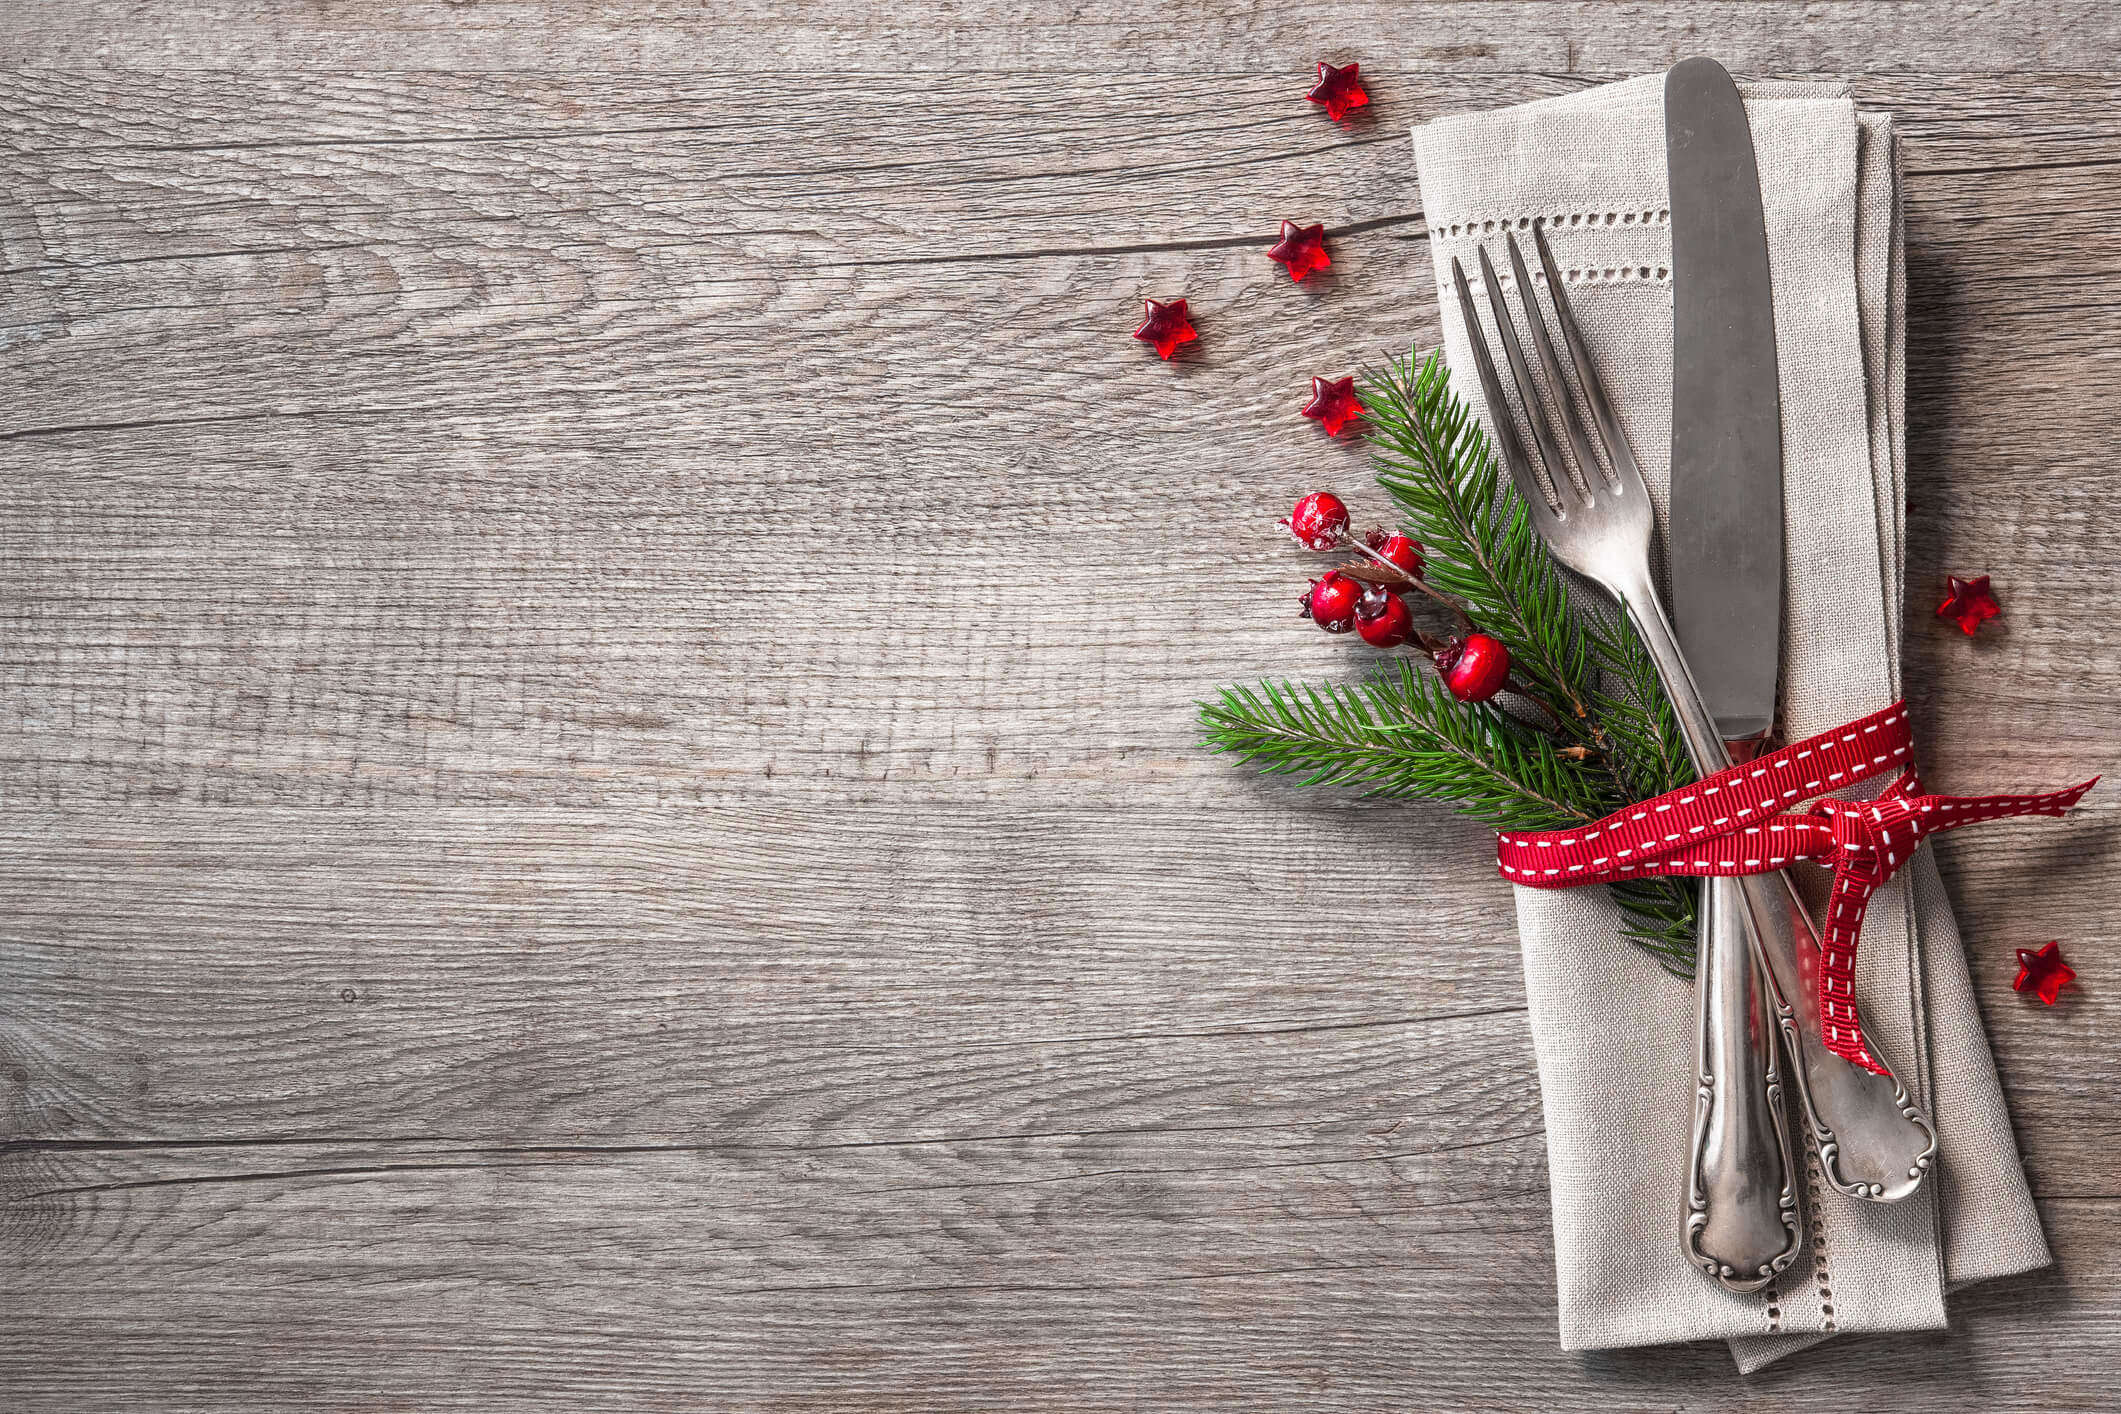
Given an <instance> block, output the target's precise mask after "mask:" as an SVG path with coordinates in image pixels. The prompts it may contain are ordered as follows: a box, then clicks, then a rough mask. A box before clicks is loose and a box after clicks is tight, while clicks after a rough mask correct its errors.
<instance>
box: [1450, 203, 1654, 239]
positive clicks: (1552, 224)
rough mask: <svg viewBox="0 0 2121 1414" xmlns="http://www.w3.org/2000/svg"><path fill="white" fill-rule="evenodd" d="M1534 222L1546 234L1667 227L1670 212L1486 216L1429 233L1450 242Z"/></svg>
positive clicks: (1526, 226) (1521, 228) (1529, 226)
mask: <svg viewBox="0 0 2121 1414" xmlns="http://www.w3.org/2000/svg"><path fill="white" fill-rule="evenodd" d="M1534 221H1537V222H1539V223H1540V224H1541V225H1543V226H1545V227H1546V228H1547V229H1548V230H1550V231H1566V230H1580V229H1582V228H1583V227H1586V226H1669V225H1670V224H1671V223H1672V212H1671V208H1669V207H1653V208H1647V209H1644V210H1640V211H1557V212H1555V213H1553V214H1552V215H1549V216H1514V217H1512V216H1499V217H1498V216H1490V217H1486V218H1483V219H1480V220H1475V221H1453V222H1452V223H1451V224H1449V225H1447V226H1431V227H1430V228H1429V234H1430V235H1432V236H1448V237H1450V238H1451V239H1452V240H1457V239H1459V238H1460V237H1464V236H1493V235H1498V234H1500V233H1502V232H1505V231H1529V230H1531V229H1532V223H1533V222H1534Z"/></svg>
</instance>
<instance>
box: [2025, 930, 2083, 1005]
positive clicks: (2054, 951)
mask: <svg viewBox="0 0 2121 1414" xmlns="http://www.w3.org/2000/svg"><path fill="white" fill-rule="evenodd" d="M2076 978H2077V970H2076V969H2075V968H2073V967H2071V966H2070V965H2069V964H2068V963H2066V962H2064V961H2063V960H2062V945H2061V944H2059V943H2049V944H2048V945H2047V946H2046V947H2044V948H2042V949H2040V951H2038V952H2034V951H2033V950H2032V949H2031V948H2020V949H2018V980H2017V981H2015V982H2013V983H2011V990H2012V991H2014V992H2031V993H2033V994H2034V995H2036V996H2038V997H2039V998H2040V1000H2041V1001H2043V1002H2046V1003H2047V1004H2048V1005H2049V1006H2053V1005H2054V1004H2055V998H2056V997H2057V996H2059V995H2060V994H2061V992H2062V989H2063V988H2064V987H2067V986H2068V985H2069V984H2070V983H2071V982H2074V981H2075V980H2076Z"/></svg>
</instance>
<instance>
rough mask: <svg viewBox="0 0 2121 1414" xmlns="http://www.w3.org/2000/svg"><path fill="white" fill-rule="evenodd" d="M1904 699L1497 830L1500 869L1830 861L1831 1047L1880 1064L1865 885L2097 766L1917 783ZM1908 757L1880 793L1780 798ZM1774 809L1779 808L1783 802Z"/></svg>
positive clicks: (1599, 875) (1622, 874) (1827, 967)
mask: <svg viewBox="0 0 2121 1414" xmlns="http://www.w3.org/2000/svg"><path fill="white" fill-rule="evenodd" d="M1913 753H1914V741H1913V738H1912V736H1911V735H1910V733H1909V731H1908V725H1907V704H1906V703H1904V702H1895V703H1894V704H1893V705H1892V706H1890V707H1888V708H1886V709H1884V710H1883V711H1880V712H1873V713H1872V714H1871V715H1870V716H1868V717H1863V718H1861V719H1859V720H1857V721H1853V722H1850V723H1849V724H1848V725H1846V726H1841V727H1836V728H1834V729H1833V730H1832V731H1828V732H1821V733H1820V734H1819V735H1818V736H1815V737H1810V738H1807V739H1806V740H1804V741H1799V742H1794V743H1792V744H1791V745H1789V746H1785V747H1784V748H1782V750H1780V751H1777V752H1774V753H1773V754H1771V755H1768V756H1762V757H1760V758H1758V759H1756V760H1753V761H1748V762H1745V763H1743V764H1741V765H1737V766H1730V767H1726V768H1725V769H1723V770H1721V771H1718V772H1717V773H1716V774H1715V775H1713V776H1709V777H1707V778H1706V779H1704V780H1700V781H1696V782H1695V783H1694V784H1693V785H1690V786H1681V787H1680V788H1679V789H1678V790H1675V791H1669V792H1667V793H1666V794H1664V795H1660V796H1658V797H1657V798H1656V799H1654V800H1645V801H1642V802H1641V803H1640V804H1637V805H1631V806H1628V807H1627V808H1626V809H1624V810H1619V811H1616V812H1614V813H1613V814H1611V815H1608V816H1606V817H1605V818H1604V819H1603V820H1600V821H1598V822H1597V823H1595V824H1592V825H1587V826H1584V827H1582V828H1581V829H1569V830H1547V831H1543V832H1541V833H1538V834H1499V835H1497V836H1496V837H1495V853H1496V862H1497V864H1498V865H1499V866H1500V868H1501V870H1502V873H1503V877H1504V878H1506V879H1509V880H1511V881H1513V882H1515V883H1519V884H1525V885H1528V886H1529V887H1531V888H1535V889H1573V888H1578V887H1580V886H1582V885H1584V884H1603V883H1612V882H1614V881H1616V880H1620V879H1639V878H1643V877H1645V876H1648V875H1654V874H1689V875H1697V876H1698V875H1708V874H1765V873H1768V872H1769V871H1771V870H1775V869H1780V868H1782V867H1783V866H1784V865H1786V864H1790V863H1793V862H1795V861H1797V860H1799V859H1809V860H1812V861H1814V862H1815V863H1819V864H1823V865H1826V866H1827V867H1829V868H1831V869H1832V870H1833V871H1834V891H1833V895H1832V896H1831V897H1830V898H1829V899H1828V901H1827V908H1826V928H1825V934H1824V937H1823V938H1822V939H1821V941H1820V963H1821V967H1820V979H1819V1020H1820V1025H1821V1028H1822V1030H1823V1032H1824V1034H1825V1037H1826V1044H1827V1048H1828V1049H1829V1050H1831V1051H1833V1053H1834V1054H1835V1055H1837V1056H1840V1057H1841V1058H1842V1059H1843V1060H1846V1061H1848V1062H1850V1063H1851V1064H1854V1065H1860V1066H1862V1067H1863V1068H1864V1069H1865V1070H1870V1071H1877V1072H1880V1073H1883V1071H1884V1067H1883V1066H1881V1065H1879V1064H1878V1062H1877V1060H1876V1059H1875V1058H1873V1057H1872V1056H1871V1054H1870V1052H1869V1051H1868V1050H1867V1049H1866V1048H1865V1046H1864V1044H1863V1026H1862V1023H1861V1021H1860V1020H1859V1019H1858V1017H1857V1014H1856V998H1855V994H1854V991H1853V982H1854V978H1855V969H1856V942H1857V939H1858V938H1859V937H1860V936H1861V935H1862V932H1863V913H1864V909H1865V908H1867V907H1868V906H1869V904H1870V901H1871V895H1872V894H1873V893H1875V892H1877V890H1878V888H1879V886H1880V885H1882V884H1883V883H1885V881H1886V880H1887V879H1890V878H1891V877H1892V876H1893V871H1894V870H1896V869H1898V868H1899V867H1900V866H1901V864H1903V863H1905V862H1906V861H1907V860H1908V859H1909V858H1910V857H1911V856H1912V855H1913V854H1914V852H1915V848H1916V846H1917V845H1919V844H1921V843H1922V840H1923V837H1924V836H1926V835H1933V834H1937V833H1939V832H1941V831H1944V830H1956V829H1958V828H1959V827H1960V826H1961V825H1971V824H1974V823H1975V822H1976V821H1980V820H1996V819H2001V818H2003V817H2005V816H2011V815H2061V814H2063V813H2064V812H2066V811H2067V810H2069V808H2070V807H2071V806H2073V805H2075V804H2076V803H2077V802H2078V801H2079V800H2081V799H2082V798H2083V796H2084V793H2085V792H2086V791H2088V790H2090V789H2091V788H2092V787H2093V786H2094V785H2097V784H2098V781H2099V778H2098V777H2097V776H2094V777H2092V778H2091V779H2090V780H2088V781H2085V782H2083V783H2082V784H2081V785H2074V786H2071V787H2069V789H2067V790H2058V791H2049V792H2047V793H2046V794H2044V795H1982V796H1955V795H1924V794H1922V783H1921V781H1920V779H1919V778H1918V777H1917V776H1916V774H1915V770H1914V767H1913V766H1912V765H1911V764H1910V761H1911V758H1912V756H1913ZM1894 766H1899V767H1901V768H1902V770H1901V774H1900V777H1899V778H1898V779H1897V780H1895V781H1894V782H1893V783H1892V784H1891V785H1890V786H1887V787H1886V788H1885V790H1884V791H1883V792H1882V793H1881V794H1880V795H1879V796H1878V797H1877V798H1876V799H1875V800H1858V801H1848V800H1831V799H1830V800H1821V801H1817V802H1816V803H1815V804H1813V806H1812V807H1811V808H1810V809H1809V810H1802V811H1787V810H1786V807H1788V806H1790V805H1793V804H1796V803H1798V802H1801V801H1806V800H1811V799H1812V798H1813V797H1814V796H1817V795H1821V794H1823V793H1825V792H1827V791H1830V790H1838V789H1840V788H1841V787H1843V786H1847V785H1853V784H1855V783H1856V782H1857V781H1860V780H1864V779H1866V778H1868V777H1871V776H1875V775H1877V774H1878V773H1879V772H1881V771H1884V770H1887V769H1889V768H1891V767H1894ZM1778 812H1781V813H1778Z"/></svg>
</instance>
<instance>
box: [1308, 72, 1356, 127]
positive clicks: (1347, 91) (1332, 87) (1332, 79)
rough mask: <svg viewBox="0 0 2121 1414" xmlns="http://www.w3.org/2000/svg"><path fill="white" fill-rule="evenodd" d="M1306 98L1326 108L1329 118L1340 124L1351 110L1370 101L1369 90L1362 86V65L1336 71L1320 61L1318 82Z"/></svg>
mask: <svg viewBox="0 0 2121 1414" xmlns="http://www.w3.org/2000/svg"><path fill="white" fill-rule="evenodd" d="M1304 97H1306V98H1308V99H1310V100H1311V101H1312V102H1313V103H1316V104H1318V105H1319V106H1320V107H1322V108H1324V109H1325V110H1326V116H1327V117H1328V118H1331V119H1332V120H1333V121H1334V122H1336V123H1337V122H1339V121H1340V120H1341V119H1342V118H1345V117H1347V116H1348V113H1349V111H1350V110H1351V109H1355V108H1360V107H1362V106H1363V105H1364V104H1366V103H1368V102H1369V101H1370V93H1369V90H1367V89H1365V88H1364V87H1363V86H1362V65H1360V64H1349V65H1348V66H1347V67H1345V68H1340V69H1336V68H1334V67H1333V66H1332V65H1331V64H1328V63H1327V62H1326V61H1325V60H1323V59H1321V60H1319V61H1318V82H1317V83H1316V84H1314V85H1312V87H1311V91H1310V92H1309V93H1307V94H1305V95H1304Z"/></svg>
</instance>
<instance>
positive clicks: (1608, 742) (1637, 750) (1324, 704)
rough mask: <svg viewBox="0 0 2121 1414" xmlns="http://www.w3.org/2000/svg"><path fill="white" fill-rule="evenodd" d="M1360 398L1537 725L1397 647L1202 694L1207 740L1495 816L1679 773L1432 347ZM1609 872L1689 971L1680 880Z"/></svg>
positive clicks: (1337, 781)
mask: <svg viewBox="0 0 2121 1414" xmlns="http://www.w3.org/2000/svg"><path fill="white" fill-rule="evenodd" d="M1363 402H1364V405H1365V406H1366V408H1367V409H1368V422H1369V438H1370V442H1371V451H1372V459H1373V461H1374V463H1375V465H1376V469H1377V473H1378V475H1377V480H1378V484H1379V485H1380V486H1382V487H1383V488H1384V489H1385V491H1386V492H1387V493H1388V494H1389V495H1390V496H1391V497H1392V499H1393V501H1394V503H1395V504H1396V505H1397V506H1398V508H1399V510H1400V513H1401V516H1402V518H1403V525H1404V528H1405V530H1406V532H1407V534H1409V535H1411V536H1412V537H1413V538H1415V539H1416V540H1419V541H1420V542H1421V543H1422V547H1423V550H1424V552H1425V560H1426V563H1425V565H1424V567H1423V571H1422V577H1423V579H1424V580H1425V581H1426V583H1427V585H1428V587H1429V588H1430V589H1432V590H1434V591H1436V592H1437V593H1438V594H1440V595H1442V596H1444V597H1446V598H1447V599H1448V600H1451V601H1456V603H1457V604H1459V605H1462V606H1463V612H1464V614H1466V615H1467V616H1469V617H1470V619H1471V621H1472V622H1473V623H1475V624H1477V625H1478V626H1479V627H1480V630H1481V631H1482V632H1484V633H1489V634H1492V635H1494V636H1495V637H1497V638H1499V639H1501V640H1502V641H1503V644H1504V646H1505V647H1507V648H1508V649H1509V650H1510V660H1511V664H1512V669H1513V673H1514V675H1515V678H1516V683H1515V686H1517V687H1518V689H1519V690H1520V691H1523V692H1525V694H1526V695H1527V696H1529V697H1532V698H1534V699H1536V700H1538V701H1540V702H1541V703H1542V704H1543V705H1544V706H1545V707H1546V708H1547V712H1548V715H1549V716H1550V717H1551V719H1552V722H1553V729H1552V730H1546V729H1542V728H1540V727H1539V726H1536V725H1534V724H1532V723H1530V722H1525V721H1520V720H1519V719H1517V718H1516V717H1513V716H1511V715H1510V714H1509V713H1507V712H1504V711H1500V710H1497V709H1496V708H1495V707H1493V706H1490V705H1486V704H1479V705H1469V704H1466V703H1462V702H1459V701H1457V700H1456V699H1454V698H1452V697H1451V695H1450V693H1449V692H1448V691H1446V690H1445V689H1444V687H1443V685H1442V683H1441V682H1440V681H1439V680H1438V679H1437V677H1436V675H1435V673H1433V672H1432V671H1430V670H1429V668H1428V667H1427V665H1426V664H1418V663H1416V662H1415V661H1414V660H1413V659H1412V658H1409V657H1401V658H1398V659H1396V660H1394V661H1393V662H1391V663H1388V664H1385V665H1382V666H1381V667H1380V669H1379V670H1378V671H1376V672H1375V673H1373V674H1372V676H1371V677H1370V679H1369V680H1368V681H1365V682H1362V683H1360V684H1357V685H1353V686H1342V685H1327V686H1311V685H1303V684H1287V683H1282V684H1275V683H1262V684H1260V685H1259V686H1257V687H1232V688H1225V689H1223V690H1222V691H1221V693H1220V695H1219V696H1218V698H1217V699H1216V700H1215V701H1212V702H1204V703H1202V704H1201V709H1200V710H1201V727H1202V735H1203V738H1204V740H1205V741H1206V743H1207V745H1208V746H1209V747H1210V748H1211V749H1214V750H1217V751H1226V752H1230V753H1232V754H1234V755H1236V756H1238V757H1240V758H1241V759H1243V760H1246V761H1248V762H1251V763H1252V764H1254V765H1256V766H1258V767H1259V768H1260V769H1261V770H1262V771H1264V772H1266V773H1268V774H1272V775H1299V776H1301V777H1302V778H1303V782H1304V784H1307V785H1335V786H1344V787H1351V788H1354V789H1356V790H1358V791H1360V792H1361V793H1362V794H1364V795H1365V796H1373V797H1385V798H1394V799H1398V798H1409V797H1418V798H1421V799H1428V800H1439V801H1446V802H1449V803H1451V804H1453V805H1455V806H1456V807H1457V808H1458V809H1459V810H1460V811H1461V812H1463V813H1465V814H1467V815H1470V816H1472V817H1473V818H1475V819H1477V820H1479V821H1481V822H1482V823H1483V824H1486V825H1489V826H1491V827H1493V828H1497V829H1514V830H1539V829H1555V828H1560V827H1562V826H1566V825H1571V824H1580V823H1582V822H1584V821H1587V820H1592V819H1596V818H1598V817H1600V816H1603V815H1607V814H1610V813H1612V812H1613V811H1615V810H1617V809H1619V808H1620V807H1621V806H1623V805H1627V804H1629V803H1631V802H1633V801H1637V800H1643V799H1647V798H1648V797H1650V796H1653V795H1658V794H1661V793H1663V792H1664V791H1667V790H1671V789H1674V788H1676V787H1678V786H1681V785H1684V784H1686V783H1687V782H1688V781H1690V780H1692V779H1693V774H1694V773H1693V768H1692V764H1691V763H1690V762H1689V761H1688V759H1687V755H1686V751H1685V747H1684V744H1683V743H1682V742H1681V741H1680V738H1679V731H1678V724H1677V722H1676V721H1675V720H1674V718H1673V716H1672V710H1671V705H1670V703H1668V702H1667V701H1666V700H1665V697H1664V693H1663V690H1662V688H1661V687H1660V686H1659V684H1658V681H1657V674H1656V670H1655V667H1654V666H1653V665H1652V663H1651V662H1650V659H1649V655H1648V653H1647V652H1646V651H1645V650H1644V649H1643V647H1642V643H1641V641H1640V640H1639V639H1638V638H1637V637H1636V635H1635V632H1634V629H1633V627H1632V626H1631V625H1630V624H1628V623H1627V621H1626V620H1625V619H1624V618H1623V617H1621V616H1619V615H1617V614H1614V613H1612V612H1611V611H1609V610H1608V609H1607V608H1606V607H1605V606H1604V605H1603V604H1601V603H1598V602H1597V601H1596V600H1595V599H1592V598H1591V597H1590V596H1587V595H1584V594H1582V593H1581V592H1578V593H1573V594H1572V593H1571V590H1570V588H1569V585H1568V583H1567V582H1566V581H1565V579H1564V578H1563V576H1562V574H1561V573H1560V571H1559V570H1558V569H1557V568H1556V567H1555V565H1554V563H1553V561H1552V559H1551V558H1550V557H1549V556H1548V554H1547V550H1546V546H1545V545H1544V544H1543V543H1542V542H1541V541H1540V539H1539V536H1538V533H1537V532H1536V531H1535V530H1533V528H1532V525H1531V521H1530V518H1529V516H1528V514H1527V513H1526V510H1525V507H1524V504H1523V502H1522V501H1520V500H1519V499H1518V498H1517V495H1516V493H1515V491H1514V490H1513V489H1512V488H1511V487H1509V486H1508V484H1507V483H1505V482H1503V480H1502V479H1501V477H1500V475H1499V473H1498V468H1497V465H1496V462H1495V458H1494V455H1493V452H1492V450H1491V449H1490V447H1489V445H1488V440H1487V435H1486V433H1485V432H1483V431H1482V429H1481V426H1480V424H1479V422H1478V421H1477V420H1476V419H1475V418H1474V417H1473V415H1472V413H1471V411H1470V410H1469V409H1468V408H1467V407H1466V405H1465V404H1464V403H1463V402H1461V401H1459V400H1458V398H1457V397H1456V396H1455V395H1453V393H1452V392H1451V389H1450V384H1449V379H1448V376H1447V375H1446V373H1445V371H1444V367H1443V364H1442V362H1441V361H1440V360H1439V359H1438V358H1437V357H1436V356H1435V355H1433V354H1432V355H1430V357H1429V358H1428V359H1426V360H1425V361H1422V362H1421V363H1419V364H1418V365H1417V363H1416V362H1415V360H1414V358H1413V357H1412V356H1411V355H1409V356H1408V357H1407V358H1405V359H1399V360H1394V361H1392V362H1391V363H1389V364H1388V365H1387V366H1386V367H1385V368H1384V369H1383V370H1382V371H1381V372H1379V373H1376V374H1374V375H1372V376H1370V377H1369V378H1367V379H1366V380H1365V382H1364V386H1363ZM1593 604H1596V605H1597V607H1595V608H1594V607H1592V605H1593ZM1611 888H1612V891H1613V894H1614V897H1615V898H1616V899H1617V900H1618V901H1619V903H1620V906H1621V909H1622V912H1623V914H1624V915H1625V922H1624V925H1623V928H1622V932H1623V934H1624V935H1625V936H1626V937H1627V938H1628V939H1629V940H1630V941H1632V942H1634V943H1636V944H1637V945H1639V946H1641V947H1643V948H1644V949H1646V950H1648V951H1649V952H1650V953H1652V954H1653V955H1654V956H1655V957H1656V958H1657V960H1658V961H1659V962H1660V963H1662V964H1663V965H1664V966H1665V967H1666V968H1668V969H1669V970H1671V971H1673V972H1677V973H1680V974H1682V975H1684V974H1686V973H1688V972H1689V971H1690V970H1691V967H1692V961H1693V949H1694V927H1695V924H1694V906H1695V898H1696V886H1695V883H1694V881H1693V880H1689V879H1646V880H1638V881H1634V882H1630V883H1625V884H1616V885H1612V886H1611Z"/></svg>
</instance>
